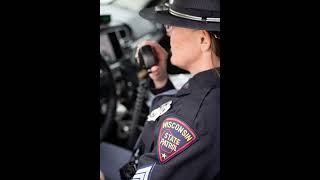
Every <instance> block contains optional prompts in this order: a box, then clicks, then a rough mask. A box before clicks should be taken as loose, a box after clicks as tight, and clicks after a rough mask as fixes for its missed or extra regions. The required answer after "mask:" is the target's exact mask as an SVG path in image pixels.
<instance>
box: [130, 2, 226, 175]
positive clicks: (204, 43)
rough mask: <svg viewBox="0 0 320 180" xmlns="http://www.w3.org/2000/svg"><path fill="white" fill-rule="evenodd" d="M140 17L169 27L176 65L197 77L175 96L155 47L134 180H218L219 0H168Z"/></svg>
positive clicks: (160, 50)
mask: <svg viewBox="0 0 320 180" xmlns="http://www.w3.org/2000/svg"><path fill="white" fill-rule="evenodd" d="M140 15H141V16H142V17H144V18H146V19H148V20H151V21H156V22H158V23H161V24H164V25H165V26H166V27H167V34H168V35H169V36H170V45H171V52H172V57H171V62H172V64H174V65H176V66H178V67H180V68H182V69H185V70H188V71H189V72H190V73H191V74H192V75H193V77H192V78H191V79H190V80H189V81H188V82H187V83H186V84H185V85H184V86H183V87H182V88H181V89H180V90H178V91H177V92H176V93H174V94H172V93H171V94H170V93H166V91H167V90H170V89H172V88H173V85H172V83H171V82H170V81H169V80H168V75H167V72H166V60H167V58H168V54H167V53H166V51H165V50H164V49H163V48H162V47H161V46H160V45H159V44H157V43H155V42H150V41H145V42H143V43H142V44H141V45H140V47H141V46H143V45H146V44H148V45H151V46H152V47H153V49H154V50H155V51H156V54H157V56H158V59H159V64H158V65H157V66H154V67H152V68H151V73H150V74H149V75H150V77H151V79H152V80H153V84H154V89H153V90H152V92H153V93H154V94H156V97H155V99H154V100H153V103H152V107H151V113H150V115H149V116H148V119H147V121H146V123H145V128H144V131H143V133H142V135H141V140H140V142H139V143H138V144H137V147H138V148H137V150H138V151H139V153H140V154H141V155H140V156H139V157H138V158H137V161H136V162H137V166H136V168H137V170H136V172H135V174H134V176H133V179H151V180H158V179H170V180H178V179H179V180H180V179H219V172H220V73H219V67H220V52H219V51H220V47H219V44H218V42H219V39H220V35H219V34H220V33H219V32H220V0H174V1H173V0H170V2H169V4H166V5H165V6H158V7H155V8H147V9H144V10H142V11H141V12H140Z"/></svg>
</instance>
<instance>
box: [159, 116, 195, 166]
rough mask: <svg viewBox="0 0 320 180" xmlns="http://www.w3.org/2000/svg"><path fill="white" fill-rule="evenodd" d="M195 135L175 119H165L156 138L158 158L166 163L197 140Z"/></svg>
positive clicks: (162, 162) (184, 124) (180, 121)
mask: <svg viewBox="0 0 320 180" xmlns="http://www.w3.org/2000/svg"><path fill="white" fill-rule="evenodd" d="M197 138H198V137H197V135H196V133H195V132H194V131H193V129H191V128H190V127H189V126H188V125H187V124H186V123H185V122H183V121H182V120H180V119H178V118H176V117H168V118H166V119H165V120H164V121H163V122H162V124H161V126H160V131H159V136H158V158H159V161H160V163H161V164H164V163H166V162H167V161H169V160H170V159H172V158H173V157H174V156H176V155H177V154H179V153H180V152H181V151H183V150H185V149H186V148H188V147H189V146H190V145H191V144H193V143H194V142H195V141H196V140H197Z"/></svg>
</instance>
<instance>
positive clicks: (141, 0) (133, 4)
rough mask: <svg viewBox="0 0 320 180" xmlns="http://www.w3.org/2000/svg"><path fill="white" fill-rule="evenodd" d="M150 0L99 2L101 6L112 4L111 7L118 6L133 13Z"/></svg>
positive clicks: (105, 0) (106, 0) (104, 0)
mask: <svg viewBox="0 0 320 180" xmlns="http://www.w3.org/2000/svg"><path fill="white" fill-rule="evenodd" d="M112 1H114V2H112ZM150 1H152V0H100V5H101V4H108V3H111V2H112V5H115V6H119V7H122V8H125V9H130V10H133V11H140V10H141V9H142V8H144V7H145V6H146V5H147V4H148V3H149V2H150Z"/></svg>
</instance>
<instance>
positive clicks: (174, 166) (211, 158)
mask: <svg viewBox="0 0 320 180" xmlns="http://www.w3.org/2000/svg"><path fill="white" fill-rule="evenodd" d="M151 136H152V135H151ZM153 136H154V140H153V142H154V147H153V150H152V152H150V153H145V154H144V155H142V156H141V157H140V158H139V165H138V170H137V172H136V174H135V176H134V177H133V179H135V180H137V179H143V180H164V179H170V180H181V179H182V180H183V179H185V180H187V179H188V180H193V179H194V180H197V179H216V178H217V177H218V175H219V172H220V91H219V90H214V91H212V92H210V94H209V95H208V96H207V97H206V98H205V100H204V102H203V103H202V106H201V107H200V109H199V111H198V114H197V116H196V118H195V119H194V121H193V123H190V122H189V123H188V121H185V119H184V117H182V116H178V115H169V116H167V117H165V118H164V119H163V120H162V121H161V122H159V124H158V128H157V129H156V132H155V133H154V135H153Z"/></svg>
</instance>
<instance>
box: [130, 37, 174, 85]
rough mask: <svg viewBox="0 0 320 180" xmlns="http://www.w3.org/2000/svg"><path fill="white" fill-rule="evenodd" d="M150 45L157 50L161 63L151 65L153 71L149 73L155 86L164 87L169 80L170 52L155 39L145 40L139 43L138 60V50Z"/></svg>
mask: <svg viewBox="0 0 320 180" xmlns="http://www.w3.org/2000/svg"><path fill="white" fill-rule="evenodd" d="M145 45H150V46H151V47H152V48H153V50H154V51H155V53H156V54H155V55H156V56H157V58H158V59H159V64H158V65H155V66H152V67H151V72H150V73H149V76H150V78H151V79H152V80H153V82H154V85H155V88H162V87H164V86H165V84H166V83H167V81H168V73H167V59H168V53H167V51H166V50H165V49H164V48H163V47H161V46H160V44H158V43H157V42H154V41H143V42H142V43H140V44H139V45H138V48H137V51H136V54H135V57H136V59H137V61H139V59H138V57H139V56H138V52H139V49H140V48H141V47H142V46H145Z"/></svg>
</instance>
